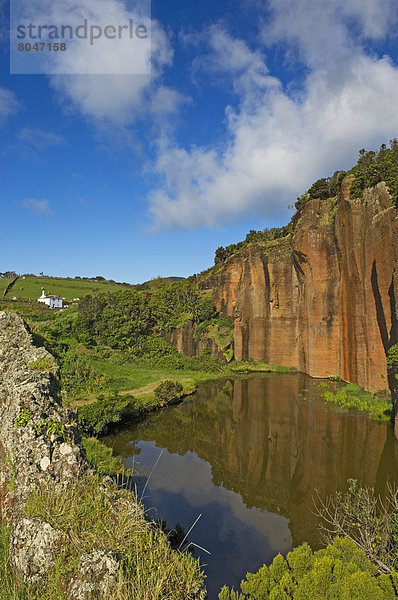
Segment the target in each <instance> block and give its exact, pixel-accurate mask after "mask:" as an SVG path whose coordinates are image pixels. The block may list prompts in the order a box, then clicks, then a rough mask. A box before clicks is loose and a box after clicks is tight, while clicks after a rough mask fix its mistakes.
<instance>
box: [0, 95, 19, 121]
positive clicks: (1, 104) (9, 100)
mask: <svg viewBox="0 0 398 600" xmlns="http://www.w3.org/2000/svg"><path fill="white" fill-rule="evenodd" d="M19 106H20V103H19V101H18V100H17V97H16V95H15V94H14V92H12V91H11V90H8V89H6V88H0V121H3V120H5V119H7V117H9V116H10V115H12V114H13V113H15V112H16V111H17V110H18V109H19Z"/></svg>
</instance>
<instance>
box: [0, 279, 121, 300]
mask: <svg viewBox="0 0 398 600" xmlns="http://www.w3.org/2000/svg"><path fill="white" fill-rule="evenodd" d="M5 281H8V282H9V281H10V280H7V279H0V292H1V289H2V288H1V286H3V285H4V288H5V286H6V285H7V283H6V284H4V283H3V282H5ZM42 288H44V290H45V292H46V294H47V295H52V296H61V297H62V298H65V300H66V301H67V302H70V301H71V300H73V299H74V298H84V296H88V295H89V294H92V293H93V292H116V291H118V290H122V289H129V287H128V286H125V285H122V284H115V283H109V282H107V281H85V280H80V279H61V278H57V277H27V278H26V279H22V278H20V279H18V280H17V282H16V283H15V284H14V285H13V287H12V288H11V290H10V292H9V296H10V297H13V296H16V297H17V298H30V299H36V298H39V297H40V296H41V290H42Z"/></svg>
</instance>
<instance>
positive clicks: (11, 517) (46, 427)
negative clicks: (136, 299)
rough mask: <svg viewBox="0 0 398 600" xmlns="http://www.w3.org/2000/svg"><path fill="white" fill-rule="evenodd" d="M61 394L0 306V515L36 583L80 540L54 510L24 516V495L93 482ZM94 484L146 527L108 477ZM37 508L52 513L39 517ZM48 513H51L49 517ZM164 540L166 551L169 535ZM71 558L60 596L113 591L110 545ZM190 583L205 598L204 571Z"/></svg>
mask: <svg viewBox="0 0 398 600" xmlns="http://www.w3.org/2000/svg"><path fill="white" fill-rule="evenodd" d="M59 394H60V382H59V373H58V368H57V366H56V364H55V362H54V359H53V357H52V356H51V355H50V354H49V353H48V352H47V351H46V350H45V349H44V348H36V347H35V346H34V345H33V344H32V336H31V334H30V332H29V330H28V328H27V326H26V325H25V323H24V321H23V320H22V319H21V318H20V317H19V316H17V315H14V314H8V313H4V312H0V506H1V513H0V517H1V519H2V520H5V521H6V523H8V524H10V525H12V531H11V540H10V563H11V566H12V567H13V569H14V570H15V572H16V574H17V576H18V577H19V579H21V578H22V579H23V580H24V581H25V583H27V584H30V585H37V584H38V585H39V586H40V583H41V582H42V581H44V580H46V577H47V576H48V574H49V573H51V572H54V571H55V568H56V561H57V559H58V557H59V556H60V555H62V552H65V548H66V546H67V544H68V543H69V544H71V543H72V545H73V546H74V547H80V546H79V540H78V539H74V540H73V542H71V540H70V539H69V540H68V531H67V527H66V528H64V527H61V528H59V527H58V528H57V524H55V526H53V525H54V520H55V517H56V516H57V515H55V517H54V510H53V512H52V513H51V511H50V509H49V510H48V511H47V506H46V505H45V509H44V511H43V510H41V512H40V511H39V512H38V514H40V515H41V516H40V518H35V515H34V517H33V518H32V517H29V518H28V517H27V512H26V502H27V500H28V503H29V499H32V497H34V496H35V494H36V497H39V498H40V494H46V493H47V494H48V490H49V491H50V495H49V496H44V497H45V498H47V497H49V498H50V497H51V498H57V497H58V498H61V499H62V500H63V499H64V498H66V497H67V496H68V493H69V495H70V493H71V490H73V489H77V488H76V485H77V484H78V482H83V483H84V482H86V481H88V480H90V478H91V480H93V481H94V482H97V480H96V479H95V476H94V474H93V473H92V472H91V470H90V468H89V466H88V464H87V462H86V459H85V455H84V451H83V449H82V447H81V443H80V442H81V440H80V434H79V431H78V429H77V427H76V422H75V415H74V413H72V412H71V411H69V410H66V409H65V408H63V407H62V406H61V405H60V402H59ZM79 485H80V483H79ZM94 485H96V488H95V489H93V494H97V496H98V497H100V498H102V500H101V502H102V503H105V504H106V506H108V507H109V510H110V512H112V513H113V514H116V515H121V516H122V518H123V519H125V520H126V523H133V524H134V523H138V524H139V528H140V530H141V531H142V530H144V531H146V530H148V529H149V530H150V529H151V528H150V526H149V524H148V523H147V522H146V520H145V517H144V513H143V509H142V508H141V507H140V506H139V505H138V504H137V503H136V501H135V500H134V498H133V497H132V496H130V495H129V494H127V493H125V494H124V496H123V495H122V496H120V494H119V492H118V490H117V489H116V488H115V486H114V485H113V482H112V480H109V478H108V481H107V479H106V478H104V479H102V480H98V483H94ZM90 493H91V488H90ZM126 494H127V496H126ZM77 502H79V499H77ZM86 503H87V499H86ZM61 506H62V505H61ZM31 512H32V511H31ZM33 512H34V511H33ZM43 512H44V515H47V512H48V514H49V515H50V513H51V516H48V517H47V516H46V517H45V518H43ZM60 515H61V517H62V516H64V515H63V510H62V509H61V510H60V511H59V510H58V516H60ZM46 519H50V520H51V519H52V521H51V523H50V522H46ZM101 522H102V521H101ZM151 535H152V534H151V533H149V538H150V539H152V538H151ZM112 537H113V536H112ZM101 541H102V540H101ZM163 544H165V545H166V547H167V552H169V553H170V552H171V551H170V549H169V548H168V545H167V542H165V541H164V542H163ZM83 546H84V544H81V547H82V548H83ZM75 559H76V560H75V563H76V564H77V567H75V568H74V570H73V572H71V574H70V575H69V576H68V577H67V578H66V579H65V580H64V584H65V585H64V589H63V590H62V593H63V595H64V597H65V598H68V599H69V600H89V599H90V598H94V597H95V598H98V599H105V598H106V599H108V598H112V597H116V596H115V590H116V588H117V587H118V585H119V584H120V575H121V573H122V570H123V567H122V564H123V563H122V559H121V558H120V557H119V556H118V555H117V554H116V553H115V552H113V551H111V550H107V549H106V548H104V547H101V548H98V550H95V549H94V550H93V551H90V552H87V551H86V552H83V551H82V552H80V553H78V554H77V555H75ZM171 562H172V561H171ZM169 563H170V561H169ZM176 564H177V563H176ZM176 568H177V567H176ZM176 572H177V571H176ZM194 584H195V585H194V588H191V589H194V591H193V592H192V593H190V594H189V598H190V599H191V600H204V599H205V597H206V592H205V589H204V586H203V583H202V576H198V577H197V579H196V580H195V582H194ZM123 597H124V596H123ZM129 597H130V596H129ZM154 597H155V596H154ZM156 597H160V596H156ZM167 597H168V596H167ZM179 597H181V595H179ZM35 598H36V596H35ZM46 600H51V598H47V599H46ZM184 600H185V594H184Z"/></svg>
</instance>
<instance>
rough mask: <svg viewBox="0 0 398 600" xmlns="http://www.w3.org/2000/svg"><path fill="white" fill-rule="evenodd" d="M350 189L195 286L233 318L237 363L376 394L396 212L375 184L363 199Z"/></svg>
mask: <svg viewBox="0 0 398 600" xmlns="http://www.w3.org/2000/svg"><path fill="white" fill-rule="evenodd" d="M349 187H350V179H349V178H346V180H345V181H344V184H343V188H342V191H341V194H340V196H339V197H338V198H334V199H330V200H311V201H309V202H308V203H307V204H306V205H305V206H304V208H303V209H302V210H301V211H300V212H299V214H298V215H297V217H296V221H295V226H294V234H293V235H292V236H291V237H287V238H283V239H280V240H275V241H273V242H269V243H267V244H249V245H247V246H246V247H244V248H243V249H242V250H241V251H240V252H239V253H237V254H235V255H234V256H232V257H231V258H230V259H228V260H227V261H226V263H225V264H224V265H222V267H221V268H219V269H218V270H216V269H213V270H212V271H210V273H209V276H208V277H207V278H206V277H205V278H204V279H202V280H201V282H200V285H201V286H202V288H205V289H212V290H213V298H214V301H215V303H216V306H217V309H218V311H219V312H220V313H221V314H223V315H225V316H228V317H232V318H233V319H234V325H235V327H234V352H235V358H236V359H238V360H241V359H247V358H250V359H254V360H259V361H266V362H269V363H274V364H279V365H284V366H292V367H296V368H297V369H298V370H300V371H302V372H304V373H307V374H308V375H311V376H313V377H327V376H330V375H337V376H339V377H341V378H342V379H343V380H345V381H348V382H353V383H358V384H359V385H361V386H362V387H363V388H365V389H367V390H370V391H377V390H380V389H384V388H387V387H388V377H387V368H386V353H387V352H388V349H389V348H390V346H391V345H392V344H395V343H397V342H398V312H397V297H398V211H397V210H396V209H395V208H394V207H392V205H391V198H390V196H389V194H388V191H387V189H386V187H385V185H384V184H383V183H380V184H378V185H377V186H376V187H375V188H372V189H370V190H365V193H364V197H363V199H351V198H350V195H349Z"/></svg>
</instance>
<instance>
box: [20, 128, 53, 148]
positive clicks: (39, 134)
mask: <svg viewBox="0 0 398 600" xmlns="http://www.w3.org/2000/svg"><path fill="white" fill-rule="evenodd" d="M17 137H18V140H19V141H20V142H22V143H23V144H24V145H27V146H28V147H30V148H33V149H35V150H46V149H47V148H51V147H52V146H60V145H62V144H63V143H64V138H63V137H62V136H60V135H58V134H56V133H53V132H51V131H43V130H42V129H34V128H31V127H24V129H21V131H20V132H19V134H18V136H17Z"/></svg>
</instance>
